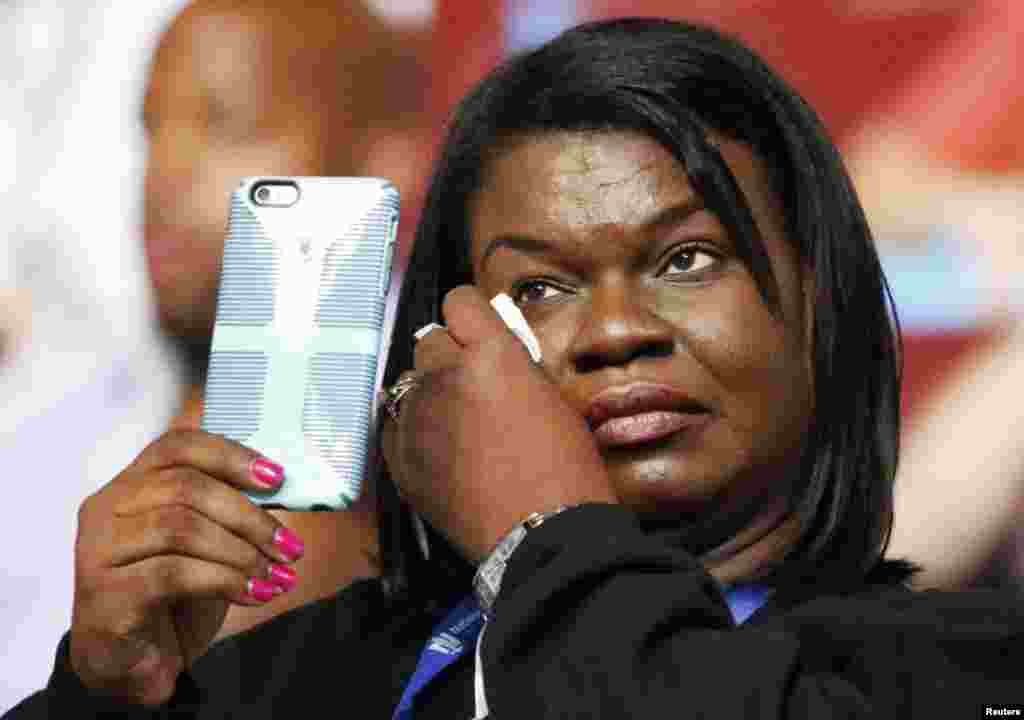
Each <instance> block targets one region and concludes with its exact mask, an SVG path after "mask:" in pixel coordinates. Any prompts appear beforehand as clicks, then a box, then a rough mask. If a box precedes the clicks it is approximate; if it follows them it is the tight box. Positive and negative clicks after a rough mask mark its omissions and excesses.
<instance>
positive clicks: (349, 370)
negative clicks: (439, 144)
mask: <svg viewBox="0 0 1024 720" xmlns="http://www.w3.org/2000/svg"><path fill="white" fill-rule="evenodd" d="M258 180H265V179H248V180H246V181H243V183H242V186H241V187H240V188H239V189H238V190H237V191H236V192H235V193H234V194H233V195H232V204H231V215H230V219H229V227H228V235H227V238H226V240H225V244H224V262H223V267H222V270H221V285H220V290H219V293H218V300H217V316H216V323H215V326H214V335H213V344H212V348H211V354H210V366H209V372H208V376H207V383H206V396H205V402H204V412H203V419H202V423H201V426H202V428H203V429H204V430H207V431H209V432H215V433H219V434H221V435H224V436H225V437H228V438H230V439H232V440H236V441H238V442H240V443H242V444H245V445H247V446H249V447H251V448H253V449H255V450H257V451H259V452H261V453H263V454H265V455H266V456H267V457H269V458H270V459H271V460H274V461H275V462H278V463H280V464H281V465H282V466H284V468H285V482H284V484H283V485H282V486H281V488H280V490H279V491H277V492H276V493H274V494H273V495H256V494H252V495H251V496H250V497H252V499H253V500H255V501H257V502H260V503H262V504H268V505H276V506H281V507H285V508H288V509H294V510H310V509H339V508H344V507H347V506H349V505H351V504H352V503H353V502H355V500H356V499H357V498H358V497H359V494H360V492H361V489H362V487H363V484H364V482H365V480H366V476H367V472H368V469H369V459H370V452H369V448H370V444H371V442H372V433H373V429H372V428H373V424H374V419H373V415H374V412H375V405H374V402H375V395H376V392H375V390H376V381H377V377H378V369H379V368H378V364H379V361H380V357H381V352H382V339H383V336H384V334H385V332H386V328H384V314H385V313H384V311H385V293H386V290H387V282H388V279H389V275H390V269H391V268H390V262H391V259H392V257H393V255H394V243H395V230H396V219H397V216H398V211H399V207H398V194H397V192H396V191H395V190H394V188H393V187H392V186H391V185H390V184H388V183H386V182H385V181H380V180H375V179H368V178H290V179H289V180H290V181H293V182H295V183H297V185H298V188H299V192H300V196H299V201H298V202H297V203H296V205H295V206H293V207H289V208H280V207H275V208H268V207H261V206H259V205H256V204H255V203H253V202H252V198H251V190H252V186H253V184H254V183H255V182H257V181H258ZM384 345H386V343H384Z"/></svg>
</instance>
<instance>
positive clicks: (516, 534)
mask: <svg viewBox="0 0 1024 720" xmlns="http://www.w3.org/2000/svg"><path fill="white" fill-rule="evenodd" d="M570 507H572V506H570V505H563V506H561V507H559V508H556V509H554V510H550V511H548V512H535V513H530V514H529V515H528V516H527V517H526V519H525V520H523V521H522V522H520V523H517V524H516V526H515V527H513V528H512V529H511V530H509V531H508V532H507V533H506V534H505V536H504V537H502V538H501V540H499V541H498V544H497V545H495V546H494V549H493V550H491V553H490V554H489V555H488V556H487V557H486V558H485V559H484V561H483V562H482V563H480V566H479V567H478V568H477V571H476V575H474V576H473V592H474V593H475V594H476V599H477V602H478V603H479V604H480V609H481V610H482V611H483V613H484V617H487V618H489V617H491V615H492V610H491V608H492V607H493V606H494V600H495V598H497V597H498V590H500V589H501V579H502V577H504V575H505V566H506V565H507V564H508V559H509V558H510V557H512V553H513V552H515V549H516V548H517V547H519V544H520V543H521V542H522V541H523V539H524V538H525V537H526V534H527V533H528V532H529V531H530V530H533V529H534V528H538V527H540V526H541V525H543V524H544V522H545V521H546V520H547V519H548V518H552V517H554V516H555V515H558V514H559V513H561V512H564V511H565V510H568V509H569V508H570Z"/></svg>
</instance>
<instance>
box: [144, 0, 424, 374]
mask: <svg viewBox="0 0 1024 720" xmlns="http://www.w3.org/2000/svg"><path fill="white" fill-rule="evenodd" d="M344 5H345V4H344V3H334V4H325V6H324V7H318V6H316V5H315V4H303V5H296V6H294V7H289V9H288V11H287V13H285V11H283V10H280V9H274V8H267V7H263V6H262V4H261V3H242V4H239V5H237V7H235V6H233V4H232V3H218V2H204V3H197V4H194V5H192V6H190V7H189V8H188V9H187V10H186V11H185V12H184V13H182V14H181V15H180V16H179V17H178V18H177V19H176V21H175V22H174V24H173V25H172V26H171V28H170V29H169V30H168V32H167V33H166V35H165V36H164V37H163V39H162V41H161V43H160V46H159V48H158V50H157V53H156V55H155V58H154V62H153V67H152V71H151V78H150V85H149V89H148V92H147V94H146V98H145V105H144V116H145V124H146V130H147V133H148V136H149V140H150V145H149V159H148V165H147V169H146V178H145V201H144V206H145V232H144V239H145V257H146V264H147V268H148V271H149V274H150V279H151V282H152V286H153V288H154V291H155V295H156V300H157V306H158V313H159V320H160V324H161V326H162V327H163V329H164V330H165V332H167V333H168V334H169V335H170V336H171V337H172V338H174V339H175V340H177V341H179V344H181V345H182V347H183V348H184V349H185V350H186V351H187V355H188V357H189V364H190V365H191V366H192V369H193V370H194V371H197V373H201V372H202V369H201V367H200V366H201V365H205V361H206V356H207V353H208V350H209V343H210V338H211V335H212V331H213V321H214V314H215V309H216V293H217V286H218V282H219V281H218V276H219V272H220V263H221V255H222V251H223V243H224V231H225V226H226V222H227V217H228V207H229V203H230V193H231V191H233V190H234V189H235V188H236V187H237V186H238V184H239V181H240V179H241V178H243V177H245V176H248V175H356V174H370V173H371V172H372V171H374V170H376V171H377V174H387V173H388V170H389V169H388V168H379V167H378V168H373V167H370V166H369V165H368V162H367V161H368V160H369V159H370V156H371V155H372V154H373V148H374V147H375V144H376V146H377V147H378V152H377V155H378V156H380V154H381V153H380V152H379V145H380V142H379V141H380V140H381V138H386V137H387V136H388V135H389V134H391V135H398V134H399V133H397V132H396V131H392V130H389V128H394V127H395V122H394V116H392V117H390V118H389V117H382V116H384V115H387V114H388V113H387V106H386V100H385V98H386V97H388V96H389V94H388V93H386V92H385V88H388V82H387V81H385V80H384V79H383V78H382V77H381V76H382V74H383V72H384V70H383V66H382V61H380V60H379V57H380V55H381V53H380V52H379V51H375V43H379V42H381V38H380V36H381V35H383V34H385V33H387V32H390V31H385V30H382V29H381V28H382V27H383V26H382V25H381V24H380V23H379V21H378V20H377V19H376V18H373V17H372V16H370V15H369V14H368V13H367V12H366V11H365V10H362V9H361V8H348V7H344ZM398 64H400V63H399V61H398V60H397V59H396V58H392V59H391V61H390V64H389V67H393V66H397V65H398ZM391 72H393V71H391ZM404 74H405V75H406V77H408V76H409V75H410V73H409V72H408V71H406V72H405V73H404ZM413 75H414V73H413ZM389 90H390V93H391V94H394V93H398V95H399V96H401V94H402V93H403V91H405V89H404V88H396V87H394V83H393V82H392V83H391V87H390V88H389ZM405 92H406V94H405V96H404V97H405V98H406V99H405V102H408V98H409V97H410V93H409V92H407V91H405ZM412 95H414V93H412ZM399 115H400V116H402V117H403V118H404V119H405V120H408V115H409V113H405V114H404V115H402V114H401V113H399ZM391 174H392V175H394V173H391ZM399 174H400V173H399ZM398 184H399V187H400V189H402V188H401V183H400V181H399V182H398Z"/></svg>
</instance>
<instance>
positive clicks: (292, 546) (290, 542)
mask: <svg viewBox="0 0 1024 720" xmlns="http://www.w3.org/2000/svg"><path fill="white" fill-rule="evenodd" d="M274 546H275V547H277V549H278V550H280V551H281V552H282V553H283V554H284V556H285V557H286V558H288V560H298V559H299V558H300V557H302V553H304V552H305V551H306V543H304V542H302V538H300V537H299V536H298V535H296V534H295V533H293V532H292V531H291V530H289V529H288V528H286V527H284V526H282V527H279V528H278V529H277V531H276V532H275V533H274Z"/></svg>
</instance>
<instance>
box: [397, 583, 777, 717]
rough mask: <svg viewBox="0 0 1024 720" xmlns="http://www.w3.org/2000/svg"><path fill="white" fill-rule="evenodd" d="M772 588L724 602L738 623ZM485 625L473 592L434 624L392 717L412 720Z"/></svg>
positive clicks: (737, 593)
mask: <svg viewBox="0 0 1024 720" xmlns="http://www.w3.org/2000/svg"><path fill="white" fill-rule="evenodd" d="M770 592H771V591H770V590H769V589H768V588H765V587H761V586H759V585H737V586H735V587H732V588H729V589H727V590H726V591H725V601H726V604H728V606H729V611H730V612H731V613H732V617H733V620H734V621H735V622H736V624H737V625H742V624H743V623H744V622H745V621H746V620H747V618H749V617H750V616H751V615H753V614H754V612H755V611H756V610H757V609H758V608H760V607H761V606H762V605H764V603H765V601H766V600H767V599H768V595H769V594H770ZM483 625H484V618H483V613H481V612H480V607H479V605H477V602H476V596H475V595H473V594H472V593H470V594H469V595H467V596H466V597H464V598H463V599H462V601H461V602H460V603H459V604H458V605H456V606H455V607H454V608H452V609H451V611H449V613H448V614H447V615H445V617H444V618H443V619H442V620H441V622H439V623H438V624H437V625H435V626H434V629H433V631H431V633H430V640H429V641H428V642H427V646H426V647H425V648H423V652H421V653H420V659H419V662H418V663H417V664H416V670H415V671H414V672H413V674H412V679H411V680H409V683H408V684H407V685H406V686H405V690H404V691H403V692H402V699H401V700H399V701H398V707H397V708H395V712H394V715H392V720H412V709H413V707H412V703H413V699H414V698H415V697H416V695H417V694H418V693H419V692H420V691H421V690H422V689H423V688H424V687H426V686H427V684H428V683H429V682H430V681H431V680H433V679H434V678H435V677H437V676H438V675H440V674H441V673H442V672H443V671H444V669H445V668H446V667H448V666H449V665H451V664H452V663H453V662H455V661H456V660H458V659H459V658H460V657H462V655H463V654H464V653H465V652H466V650H467V649H468V648H471V647H472V646H473V644H474V643H475V642H476V638H477V636H478V635H479V634H480V629H481V628H482V627H483Z"/></svg>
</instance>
